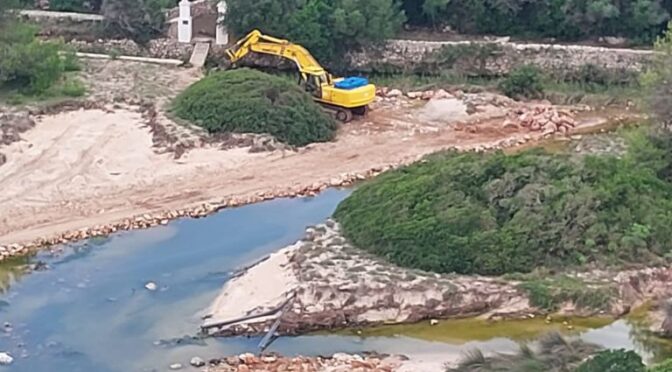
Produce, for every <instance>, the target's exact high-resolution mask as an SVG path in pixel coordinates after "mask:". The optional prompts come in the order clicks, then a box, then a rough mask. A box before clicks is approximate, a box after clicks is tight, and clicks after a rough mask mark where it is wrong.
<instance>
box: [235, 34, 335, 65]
mask: <svg viewBox="0 0 672 372" xmlns="http://www.w3.org/2000/svg"><path fill="white" fill-rule="evenodd" d="M249 52H257V53H263V54H270V55H275V56H280V57H284V58H287V59H289V60H292V61H294V63H295V64H296V66H297V67H298V68H299V71H300V72H302V73H306V74H311V75H328V73H327V71H326V70H325V69H324V68H323V67H322V66H320V64H319V63H318V62H317V60H316V59H315V58H314V57H313V56H312V55H311V54H310V52H309V51H308V50H306V48H304V47H302V46H300V45H297V44H293V43H291V42H290V41H288V40H283V39H278V38H275V37H272V36H266V35H264V34H262V33H261V32H260V31H259V30H254V31H252V32H250V33H249V34H248V35H247V36H246V37H245V38H243V39H241V40H239V41H238V42H237V43H236V44H235V45H234V46H233V47H231V48H230V49H228V50H227V51H226V54H227V55H228V57H229V60H230V61H231V63H236V62H238V61H239V60H241V59H242V58H244V57H245V56H246V55H247V54H248V53H249Z"/></svg>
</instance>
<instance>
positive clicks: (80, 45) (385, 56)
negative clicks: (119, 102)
mask: <svg viewBox="0 0 672 372" xmlns="http://www.w3.org/2000/svg"><path fill="white" fill-rule="evenodd" d="M69 43H70V45H73V46H74V47H75V48H76V49H77V50H79V51H81V52H89V53H103V54H109V53H115V54H120V55H130V56H139V57H154V58H172V59H181V60H185V61H186V60H188V59H189V56H190V55H191V52H192V50H193V45H190V44H180V43H178V42H177V41H176V40H174V39H156V40H152V41H151V42H150V43H149V44H148V45H147V46H139V45H138V44H136V43H135V42H133V41H131V40H94V41H84V40H71V41H70V42H69ZM222 50H223V48H222V47H219V46H214V48H213V50H212V55H211V58H213V59H216V60H219V59H222V60H223V58H224V56H223V53H222ZM653 55H654V52H653V51H651V50H636V49H618V48H604V47H593V46H580V45H553V44H518V43H511V42H508V41H504V42H489V41H479V42H429V41H411V40H393V41H390V42H388V43H387V44H386V45H385V46H382V47H376V48H370V49H367V50H364V51H361V52H358V53H354V54H352V55H350V57H349V61H350V63H349V69H350V70H357V71H363V72H422V73H433V72H440V71H443V70H449V69H452V70H457V71H459V72H463V73H467V74H471V75H506V74H508V73H509V72H510V71H511V70H512V69H513V68H515V67H516V66H520V65H523V64H534V65H536V66H538V67H540V68H541V69H542V70H544V71H546V72H549V73H552V74H553V73H555V74H557V75H566V74H568V73H572V72H575V71H578V70H580V69H581V68H582V67H583V66H586V65H593V66H596V67H598V68H600V69H603V70H606V71H609V72H611V73H613V74H614V75H616V76H620V75H622V76H631V75H632V74H634V73H636V72H639V71H641V70H642V68H643V67H644V66H645V65H646V64H647V63H649V62H650V61H651V59H652V57H653ZM282 61H283V60H281V59H278V58H255V57H252V56H251V57H250V58H247V59H246V62H249V63H252V64H254V65H257V66H262V67H278V66H281V67H283V68H294V66H293V65H292V64H291V63H284V64H282V65H279V64H278V63H279V62H282ZM285 62H286V61H285ZM249 63H246V64H249Z"/></svg>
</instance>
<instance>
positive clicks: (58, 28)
mask: <svg viewBox="0 0 672 372" xmlns="http://www.w3.org/2000/svg"><path fill="white" fill-rule="evenodd" d="M0 1H2V0H0ZM20 16H21V17H22V18H23V19H24V20H26V21H29V22H33V23H35V24H37V25H38V26H39V31H38V33H39V35H40V36H43V37H64V38H66V39H70V38H72V37H81V36H89V35H92V34H94V33H95V31H96V29H97V28H98V27H99V26H100V24H101V23H102V22H103V17H102V16H100V15H97V14H83V13H67V12H51V11H42V10H22V11H21V12H20Z"/></svg>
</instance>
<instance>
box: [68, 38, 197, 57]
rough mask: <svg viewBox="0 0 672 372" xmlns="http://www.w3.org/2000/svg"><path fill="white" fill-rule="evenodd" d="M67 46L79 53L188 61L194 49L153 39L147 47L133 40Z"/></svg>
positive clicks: (77, 41) (84, 42) (78, 43)
mask: <svg viewBox="0 0 672 372" xmlns="http://www.w3.org/2000/svg"><path fill="white" fill-rule="evenodd" d="M68 45H70V46H72V47H74V48H75V49H76V50H77V51H79V52H84V53H98V54H116V55H124V56H134V57H151V58H168V59H179V60H183V61H188V60H189V57H190V56H191V52H192V51H193V49H194V46H193V45H192V44H182V43H178V42H177V40H174V39H154V40H151V41H150V42H149V43H147V45H144V46H143V45H139V44H137V43H136V42H134V41H133V40H128V39H121V40H103V39H99V40H93V41H87V40H77V39H73V40H70V41H68Z"/></svg>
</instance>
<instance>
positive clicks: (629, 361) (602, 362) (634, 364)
mask: <svg viewBox="0 0 672 372" xmlns="http://www.w3.org/2000/svg"><path fill="white" fill-rule="evenodd" d="M645 370H646V368H645V366H644V363H643V362H642V358H641V357H640V356H639V355H637V353H636V352H634V351H632V350H630V351H625V350H623V349H621V350H605V351H601V352H599V353H597V354H596V355H595V356H593V357H592V358H590V359H589V360H587V361H586V362H584V363H582V364H581V365H580V366H579V368H577V369H576V372H644V371H645Z"/></svg>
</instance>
